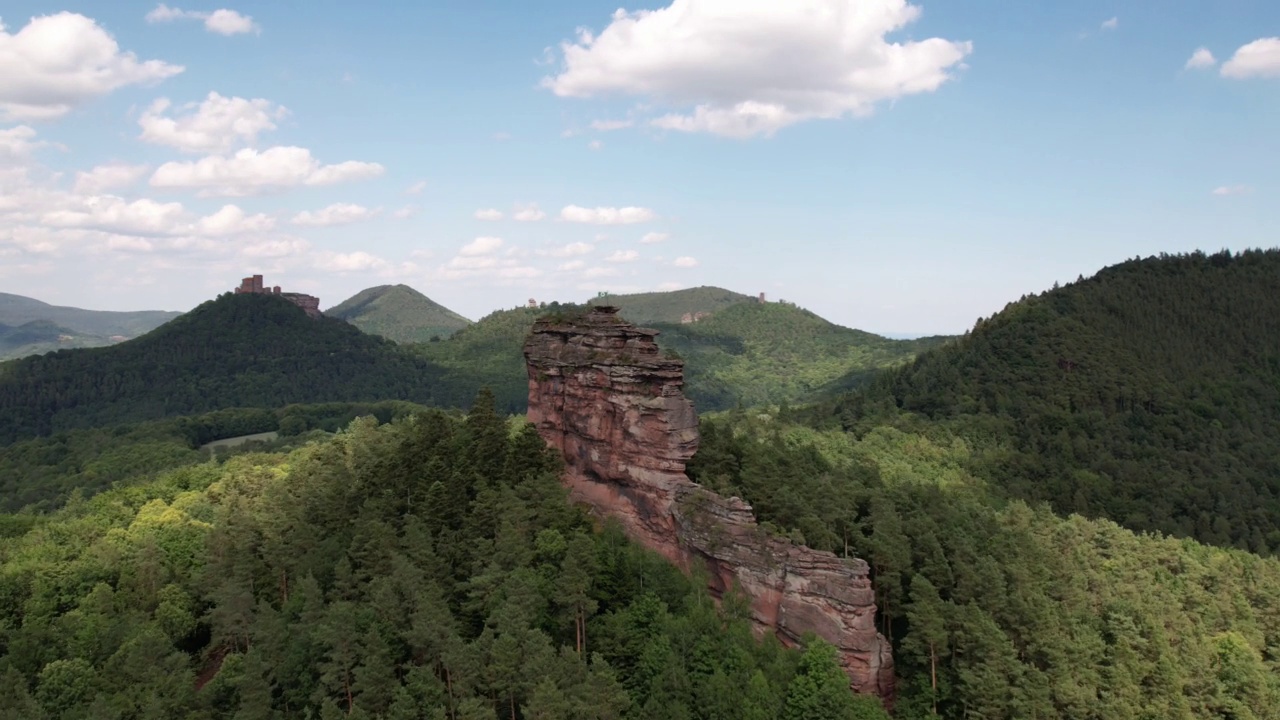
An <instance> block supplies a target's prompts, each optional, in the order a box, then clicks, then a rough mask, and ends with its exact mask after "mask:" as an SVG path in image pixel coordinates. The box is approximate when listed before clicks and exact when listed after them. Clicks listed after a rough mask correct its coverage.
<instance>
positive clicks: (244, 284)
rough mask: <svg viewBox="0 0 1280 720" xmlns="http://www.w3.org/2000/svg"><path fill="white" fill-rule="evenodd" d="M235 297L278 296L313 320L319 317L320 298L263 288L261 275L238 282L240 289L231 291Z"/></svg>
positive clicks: (274, 287)
mask: <svg viewBox="0 0 1280 720" xmlns="http://www.w3.org/2000/svg"><path fill="white" fill-rule="evenodd" d="M232 292H234V293H235V294H236V295H243V294H246V293H249V294H253V295H279V296H280V297H282V298H284V299H285V300H288V301H289V302H291V303H293V304H294V305H297V306H298V307H300V308H302V310H303V312H305V313H306V314H307V315H309V316H310V317H313V318H318V317H320V298H318V297H316V296H314V295H306V294H304V293H287V292H280V286H279V285H275V286H273V287H269V288H268V287H265V286H264V285H263V284H262V276H261V275H250V276H249V277H247V278H243V279H241V280H240V287H238V288H236V289H235V290H233V291H232Z"/></svg>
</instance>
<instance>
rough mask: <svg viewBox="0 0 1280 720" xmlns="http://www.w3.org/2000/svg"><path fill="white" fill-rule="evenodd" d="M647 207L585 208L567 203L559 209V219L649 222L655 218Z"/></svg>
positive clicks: (611, 222) (620, 223) (621, 222)
mask: <svg viewBox="0 0 1280 720" xmlns="http://www.w3.org/2000/svg"><path fill="white" fill-rule="evenodd" d="M656 217H657V215H655V214H654V212H653V211H652V210H650V209H649V208H643V207H624V208H614V207H597V208H585V207H579V206H577V205H567V206H565V207H564V208H563V209H562V210H561V211H560V219H561V220H564V221H566V222H576V223H591V224H593V225H630V224H632V223H642V222H649V221H650V220H653V219H654V218H656Z"/></svg>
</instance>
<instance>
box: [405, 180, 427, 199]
mask: <svg viewBox="0 0 1280 720" xmlns="http://www.w3.org/2000/svg"><path fill="white" fill-rule="evenodd" d="M426 189H427V181H426V180H419V181H418V182H416V183H414V184H412V185H410V186H409V187H408V188H406V189H405V191H404V194H405V195H420V194H422V191H423V190H426Z"/></svg>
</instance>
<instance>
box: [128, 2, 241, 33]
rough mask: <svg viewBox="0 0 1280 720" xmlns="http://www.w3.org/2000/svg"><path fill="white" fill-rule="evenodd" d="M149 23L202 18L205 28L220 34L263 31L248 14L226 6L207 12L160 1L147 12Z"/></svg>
mask: <svg viewBox="0 0 1280 720" xmlns="http://www.w3.org/2000/svg"><path fill="white" fill-rule="evenodd" d="M146 20H147V22H149V23H165V22H173V21H175V20H202V21H203V22H204V29H205V30H208V31H209V32H212V33H217V34H219V35H240V34H243V33H251V32H262V28H260V27H258V24H257V23H255V22H254V21H253V18H251V17H249V16H248V15H241V14H240V13H238V12H236V11H235V10H227V9H226V8H223V9H219V10H214V11H213V12H205V11H202V10H182V9H179V8H171V7H169V6H168V5H165V4H164V3H160V4H159V5H157V6H156V8H155V9H154V10H152V11H151V12H149V13H147V16H146Z"/></svg>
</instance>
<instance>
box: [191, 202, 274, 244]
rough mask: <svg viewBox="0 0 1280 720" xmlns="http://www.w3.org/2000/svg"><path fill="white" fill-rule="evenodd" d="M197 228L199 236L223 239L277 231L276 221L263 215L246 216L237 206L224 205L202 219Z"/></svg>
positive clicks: (197, 223)
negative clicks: (230, 236)
mask: <svg viewBox="0 0 1280 720" xmlns="http://www.w3.org/2000/svg"><path fill="white" fill-rule="evenodd" d="M195 227H196V232H197V234H199V235H206V236H210V237H223V236H226V235H238V234H241V233H264V232H269V231H271V230H274V229H275V227H276V221H275V220H273V219H271V218H270V217H267V216H266V215H264V214H262V213H258V214H256V215H246V214H245V212H244V210H241V209H240V208H239V207H237V206H235V205H223V206H222V208H221V209H219V210H218V211H217V212H215V213H213V214H212V215H207V216H205V217H203V218H200V220H199V221H197V222H196V226H195Z"/></svg>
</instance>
